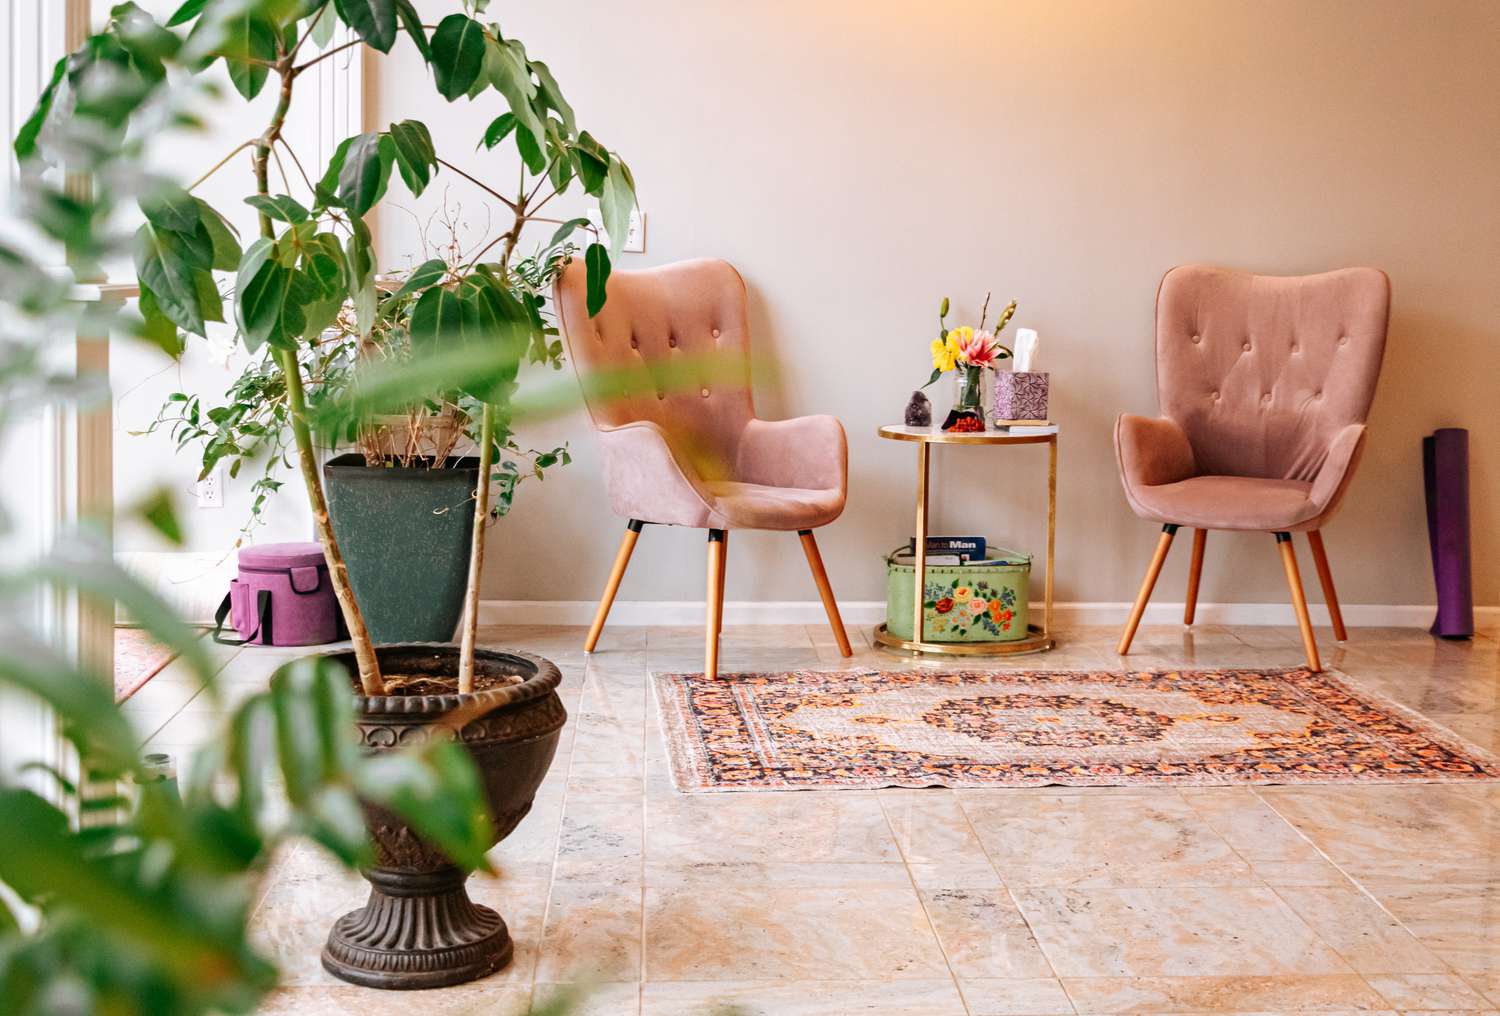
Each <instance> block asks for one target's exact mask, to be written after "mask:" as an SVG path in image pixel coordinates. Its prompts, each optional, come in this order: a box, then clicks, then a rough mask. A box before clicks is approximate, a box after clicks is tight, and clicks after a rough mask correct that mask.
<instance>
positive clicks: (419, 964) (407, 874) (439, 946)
mask: <svg viewBox="0 0 1500 1016" xmlns="http://www.w3.org/2000/svg"><path fill="white" fill-rule="evenodd" d="M364 876H365V878H366V880H368V881H369V883H370V900H369V902H368V903H366V904H365V905H364V906H363V907H361V908H360V909H358V910H353V911H350V912H349V913H347V914H345V915H344V916H343V917H340V918H339V919H338V921H336V922H335V923H334V925H333V930H332V931H330V932H329V933H328V944H327V945H325V946H324V947H323V968H324V969H325V970H327V971H328V972H329V973H330V974H333V975H334V976H335V977H337V978H340V979H341V980H345V981H349V982H350V983H352V984H359V985H363V986H365V987H368V988H395V989H412V988H441V987H445V986H447V985H450V984H462V983H463V982H465V981H472V980H474V979H476V978H479V977H485V976H487V975H489V974H492V973H494V972H495V971H496V970H499V969H500V968H501V967H503V966H505V965H506V964H508V963H509V962H510V960H511V956H512V954H513V953H514V952H515V946H514V945H513V943H512V942H511V938H510V932H509V931H508V930H507V929H506V927H505V921H504V920H502V919H501V917H500V915H499V914H497V913H495V912H494V911H493V910H491V909H490V908H489V907H482V906H480V905H479V904H477V903H475V902H473V901H472V900H470V899H469V894H468V893H467V892H466V891H465V890H464V882H465V881H466V880H467V878H468V876H467V875H465V874H464V873H463V872H462V871H460V870H459V869H457V868H442V869H439V870H438V871H429V872H411V871H397V870H395V869H391V868H372V869H369V870H367V871H366V872H364Z"/></svg>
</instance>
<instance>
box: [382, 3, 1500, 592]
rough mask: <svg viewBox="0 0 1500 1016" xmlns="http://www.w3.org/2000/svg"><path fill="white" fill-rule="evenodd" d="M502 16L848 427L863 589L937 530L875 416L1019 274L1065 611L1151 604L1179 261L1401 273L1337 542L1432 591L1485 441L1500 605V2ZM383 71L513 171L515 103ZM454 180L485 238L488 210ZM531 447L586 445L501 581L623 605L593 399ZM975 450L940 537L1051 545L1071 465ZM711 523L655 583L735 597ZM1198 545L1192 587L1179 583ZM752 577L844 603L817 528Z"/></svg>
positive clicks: (673, 9) (406, 218)
mask: <svg viewBox="0 0 1500 1016" xmlns="http://www.w3.org/2000/svg"><path fill="white" fill-rule="evenodd" d="M421 6H423V7H424V9H425V11H426V12H428V13H431V14H434V15H437V14H441V13H442V12H444V11H445V10H447V9H449V7H448V5H447V4H445V3H440V2H429V3H426V4H423V5H421ZM497 14H498V15H499V16H500V17H502V18H503V20H504V25H505V27H506V29H507V31H508V32H509V33H510V34H513V35H517V36H519V37H521V38H523V39H524V40H525V41H526V43H527V45H528V47H529V49H530V51H531V52H532V53H533V54H534V55H537V56H541V57H543V58H544V59H546V60H548V61H549V62H550V64H551V65H552V67H553V69H554V71H555V72H556V74H557V77H558V78H559V79H560V81H561V82H562V83H563V86H564V88H565V90H566V92H567V94H568V96H569V98H570V99H571V101H572V102H573V104H574V106H575V107H576V108H577V109H578V111H579V114H580V119H581V121H582V122H583V123H584V124H585V125H586V126H588V127H590V129H591V130H593V131H594V132H595V133H596V134H598V135H599V136H600V137H601V138H603V139H604V140H605V141H606V142H607V143H609V144H611V145H612V146H615V147H617V148H619V149H620V150H621V151H622V152H623V153H624V154H625V156H626V157H627V159H628V160H629V161H630V163H631V165H632V167H633V168H634V170H635V175H636V178H637V181H638V183H639V188H640V196H641V202H642V206H643V208H644V209H645V211H646V213H647V215H648V219H649V231H648V246H647V252H646V253H645V254H643V255H627V256H626V257H625V259H624V261H625V263H626V264H625V266H626V267H630V266H634V265H649V264H659V263H663V262H669V261H674V260H677V259H681V258H690V257H702V256H720V257H724V258H727V259H729V260H730V261H732V262H733V263H734V264H735V265H736V266H738V268H739V269H740V270H741V272H743V274H744V276H745V278H746V280H747V282H748V283H749V287H750V293H751V324H752V328H753V331H754V333H755V336H756V342H757V355H758V357H759V366H760V367H761V368H762V373H763V375H764V378H763V380H764V383H763V385H762V390H761V391H760V393H759V395H758V402H759V406H760V409H761V411H762V413H763V415H767V416H772V417H776V416H787V415H796V414H801V413H810V412H831V413H835V414H837V415H838V416H840V417H841V418H842V419H843V421H844V424H845V426H846V428H847V429H848V432H849V436H850V470H851V479H850V497H849V509H848V511H847V512H846V514H845V515H844V517H843V518H842V519H841V520H840V521H839V522H837V523H836V524H834V525H833V526H831V527H829V528H828V529H827V530H826V531H824V532H823V533H820V535H819V538H820V540H821V542H822V543H823V546H824V552H825V556H826V558H827V560H828V564H829V571H830V573H831V575H832V578H833V580H834V584H835V588H836V589H837V590H838V591H839V593H840V595H841V597H844V598H849V599H876V598H881V597H882V596H883V576H882V569H881V567H880V565H879V562H878V555H879V554H880V553H881V552H883V551H885V550H887V549H888V548H890V547H891V546H893V545H895V544H897V543H898V542H901V541H903V540H904V539H905V538H906V537H907V536H908V535H909V534H910V528H911V521H910V519H911V509H912V488H913V472H914V454H913V451H912V448H911V447H910V446H908V445H898V444H895V443H890V442H884V441H880V440H877V439H876V438H875V436H874V435H875V430H876V427H877V426H878V425H879V424H881V423H883V422H889V421H893V420H896V419H897V418H898V417H899V414H900V412H901V407H902V405H903V404H904V402H905V400H906V398H907V396H908V394H909V393H910V391H911V390H912V388H913V387H914V386H915V385H916V384H917V383H920V381H922V380H924V379H925V376H926V374H927V370H928V364H927V353H926V346H927V341H928V340H929V338H930V337H931V332H932V331H933V327H934V321H933V308H934V307H935V305H936V303H937V300H938V299H939V297H941V296H943V295H945V294H946V295H949V296H951V297H952V298H953V299H954V306H955V309H956V311H957V315H958V316H959V317H960V318H963V317H969V316H974V315H977V311H978V304H979V302H980V300H981V299H982V298H983V296H984V293H985V291H986V290H987V289H993V290H994V293H995V298H996V299H997V300H998V301H1004V300H1005V299H1008V298H1010V297H1015V298H1017V299H1018V300H1019V301H1020V307H1021V310H1020V313H1019V315H1018V317H1017V319H1016V322H1015V324H1016V325H1019V326H1029V327H1032V328H1036V329H1037V330H1038V331H1039V332H1040V333H1041V335H1042V338H1043V344H1044V347H1043V348H1044V354H1043V358H1044V364H1045V367H1046V368H1047V369H1049V370H1051V371H1052V372H1053V392H1054V405H1055V409H1054V415H1055V418H1056V419H1057V420H1059V421H1060V422H1061V424H1062V426H1063V439H1062V448H1061V480H1060V484H1061V505H1060V509H1059V521H1058V525H1059V539H1060V547H1059V559H1058V568H1059V576H1058V587H1057V589H1058V597H1059V599H1060V600H1064V601H1118V600H1126V599H1129V598H1130V597H1131V596H1132V595H1133V593H1134V590H1135V587H1136V584H1137V582H1138V581H1139V578H1140V573H1141V571H1142V569H1143V567H1144V565H1145V562H1146V559H1147V557H1148V556H1149V553H1150V548H1151V546H1152V544H1153V543H1154V541H1155V539H1156V530H1155V527H1153V526H1151V525H1150V524H1148V523H1144V522H1141V521H1139V520H1137V519H1136V518H1134V517H1133V516H1132V514H1131V513H1130V511H1129V510H1128V508H1127V506H1126V504H1125V502H1124V499H1123V497H1122V496H1121V493H1120V489H1119V483H1118V479H1117V477H1116V469H1115V463H1114V457H1113V452H1112V449H1111V428H1112V424H1113V421H1114V418H1115V416H1116V415H1117V414H1118V413H1119V412H1121V411H1130V412H1137V413H1153V412H1154V411H1155V408H1156V395H1155V383H1154V373H1153V365H1152V311H1153V300H1154V296H1155V292H1156V286H1157V282H1158V280H1159V279H1160V277H1161V275H1162V273H1163V272H1165V271H1166V270H1167V269H1169V268H1171V267H1172V266H1173V265H1176V264H1181V263H1184V262H1195V261H1203V262H1214V263H1218V264H1224V265H1229V266H1233V267H1237V268H1243V269H1251V270H1255V271H1260V272H1266V273H1278V274H1295V273H1303V272H1315V271H1320V270H1324V269H1329V268H1334V267H1339V266H1344V265H1354V264H1370V265H1377V266H1380V267H1382V268H1384V269H1385V270H1386V271H1387V272H1389V273H1390V276H1391V279H1392V282H1393V286H1394V293H1395V298H1394V309H1393V313H1392V320H1391V330H1390V341H1389V349H1388V353H1387V358H1386V365H1385V371H1384V375H1383V377H1382V380H1381V384H1380V390H1379V393H1378V395H1377V398H1376V401H1375V407H1374V412H1373V416H1372V419H1371V435H1370V441H1369V448H1368V452H1367V454H1366V456H1365V459H1364V463H1363V466H1362V468H1361V470H1360V473H1359V475H1358V477H1357V478H1356V480H1355V482H1354V484H1353V487H1352V489H1351V490H1350V492H1349V497H1348V499H1347V502H1346V507H1345V509H1344V512H1343V514H1342V516H1341V517H1340V518H1338V519H1337V520H1336V521H1335V522H1334V523H1333V525H1332V526H1331V527H1330V528H1329V530H1328V531H1327V542H1328V545H1329V547H1330V553H1331V554H1332V557H1333V561H1334V567H1335V570H1336V574H1337V576H1338V579H1339V583H1340V588H1341V591H1342V594H1343V598H1344V599H1345V600H1346V602H1349V603H1397V604H1402V603H1405V604H1409V603H1421V602H1428V601H1430V599H1431V596H1432V591H1431V581H1430V577H1429V570H1428V558H1427V547H1426V534H1425V523H1424V519H1423V507H1422V487H1421V473H1420V468H1421V457H1420V443H1419V442H1420V439H1421V437H1422V436H1423V435H1424V434H1426V433H1428V432H1430V431H1431V430H1432V429H1433V428H1436V427H1441V426H1467V427H1469V428H1471V430H1472V440H1473V508H1474V530H1475V531H1474V551H1475V582H1476V587H1477V589H1476V592H1477V600H1478V602H1480V603H1481V604H1494V603H1497V602H1500V569H1497V568H1495V567H1494V565H1495V562H1496V559H1497V554H1500V545H1497V540H1500V533H1497V528H1500V527H1497V521H1500V511H1497V508H1496V506H1497V505H1500V426H1497V424H1496V415H1495V403H1494V400H1495V396H1496V394H1497V384H1500V306H1497V301H1496V295H1495V294H1496V289H1495V266H1496V264H1500V186H1497V185H1496V178H1497V171H1500V103H1496V102H1495V96H1496V95H1497V94H1500V5H1496V4H1494V3H1491V2H1488V0H1474V2H1458V0H1448V2H1439V0H1434V2H1431V3H1421V4H1414V3H1408V2H1370V0H1348V2H1343V0H1339V2H1334V0H1323V2H1318V3H1313V4H1308V3H1305V2H1302V0H1275V2H1268V0H1255V2H1228V0H1223V2H1215V3H1193V2H1186V0H1183V2H1168V0H1109V2H1102V0H1101V2H1066V3H1057V2H1052V0H1036V2H1030V0H1027V2H1007V3H991V2H980V0H967V2H965V0H935V2H933V3H928V4H922V5H912V4H905V3H895V2H890V0H761V2H757V3H736V4H730V3H681V2H668V0H636V2H633V3H629V4H619V3H610V2H605V0H589V2H579V3H571V4H565V5H558V4H526V5H505V7H504V8H503V9H499V10H498V11H497ZM372 73H373V74H374V75H375V76H374V78H373V80H372V81H371V82H370V92H371V96H370V98H371V108H370V111H369V113H370V115H369V119H368V121H367V122H369V123H371V124H380V125H384V124H385V123H387V122H389V121H392V120H398V119H401V118H405V117H419V118H422V119H424V120H426V121H427V122H428V123H429V124H430V125H431V126H432V128H433V132H434V135H435V137H436V140H437V142H438V146H439V148H440V149H442V150H444V151H445V152H447V153H452V154H451V155H450V156H449V157H450V158H453V159H455V161H457V162H459V163H460V164H462V165H463V166H465V168H468V169H470V170H471V171H473V172H475V173H477V174H481V175H483V176H484V177H485V178H486V179H489V180H491V181H494V182H496V183H497V184H502V185H504V186H506V187H507V188H508V187H509V186H510V183H509V182H510V181H511V180H513V179H514V176H513V174H514V168H513V167H514V163H513V162H512V161H511V160H510V159H509V158H500V157H494V156H488V155H483V154H473V149H474V145H475V142H476V141H477V140H478V137H479V135H480V132H481V131H482V130H483V128H484V125H485V124H486V123H487V122H488V121H489V119H490V118H491V117H493V116H494V115H495V114H496V113H498V112H500V110H501V107H500V106H499V105H498V103H499V100H498V98H497V97H494V96H493V95H486V97H485V98H484V99H483V100H481V101H480V102H477V103H473V104H471V103H469V102H467V101H463V100H461V101H460V102H458V103H457V104H454V105H447V104H444V103H442V102H441V101H438V100H436V99H434V98H433V97H432V92H431V90H430V89H429V88H426V87H416V86H415V81H416V79H417V78H418V77H419V76H420V75H421V74H422V73H423V71H422V68H421V66H420V63H419V61H418V60H417V59H416V58H415V56H414V54H413V52H412V50H411V49H410V47H408V46H404V45H403V46H399V47H398V49H397V52H396V54H395V55H394V56H393V58H391V59H389V60H385V61H382V62H380V63H379V65H378V70H376V71H373V72H372ZM445 183H446V184H447V186H448V187H449V188H450V189H449V191H448V196H449V199H450V200H451V201H461V202H462V205H463V211H462V216H461V218H462V219H463V220H464V221H466V222H469V223H471V224H475V225H482V223H483V219H484V211H483V201H482V195H480V194H478V193H477V192H476V191H474V190H473V189H472V188H469V187H467V185H465V184H464V183H463V181H461V180H458V179H456V178H453V177H451V175H450V177H449V178H448V179H447V180H446V181H445ZM393 189H394V188H393ZM443 190H444V188H442V187H438V188H435V190H434V201H436V200H439V199H440V198H441V196H442V194H443ZM396 201H397V203H398V204H406V205H409V206H410V207H408V208H395V207H392V208H390V209H389V210H388V211H387V212H386V213H385V214H383V215H382V217H381V220H380V227H381V237H382V243H383V247H384V258H385V259H386V261H387V262H388V263H389V262H392V261H394V260H398V259H399V258H400V257H401V256H402V255H404V254H406V253H408V252H410V251H412V250H413V249H414V247H415V243H416V236H417V232H418V229H417V226H416V225H414V223H415V222H420V221H422V220H424V219H425V218H426V216H427V215H429V214H430V213H431V211H432V209H433V207H434V201H423V202H417V203H412V202H403V201H402V199H401V198H399V197H398V198H397V199H396ZM581 207H582V205H581V204H575V205H574V206H572V207H567V206H565V207H564V208H562V209H560V212H571V211H573V210H574V209H575V208H581ZM536 239H537V240H540V239H542V237H541V236H540V235H538V236H537V237H536ZM772 363H774V364H776V365H777V366H778V367H779V375H777V376H776V377H775V379H774V380H775V383H773V376H772V374H771V372H770V370H769V365H770V364H772ZM946 398H947V394H946V391H944V392H943V393H942V394H940V395H939V396H938V399H937V401H938V403H939V404H940V405H941V404H943V403H944V402H945V401H946ZM527 436H528V437H529V438H531V439H532V441H533V443H535V444H537V445H544V444H551V443H552V442H553V440H554V439H556V438H557V437H558V436H566V437H569V438H571V439H572V441H573V447H574V451H575V455H576V461H575V464H574V465H573V466H572V467H570V468H569V469H566V470H563V471H560V472H558V474H557V475H556V477H555V478H553V479H549V480H548V481H547V482H546V484H545V485H537V486H534V487H533V488H532V489H529V490H524V491H523V492H522V494H521V496H520V497H519V500H518V508H517V510H516V511H515V513H514V514H513V515H512V516H511V517H510V518H509V519H508V520H506V521H505V522H504V523H502V524H501V525H500V526H499V527H498V529H497V530H496V532H495V535H494V537H492V541H491V548H492V549H491V554H492V559H491V567H490V570H489V572H488V581H487V593H488V595H490V596H493V597H500V598H509V599H585V598H589V597H592V596H594V595H596V592H597V588H598V586H599V584H600V582H601V581H602V578H603V576H604V574H605V573H606V571H607V568H608V563H609V560H610V557H611V555H612V554H613V551H614V547H615V545H616V542H617V535H618V533H619V531H620V529H621V523H620V521H619V520H616V519H614V518H612V517H611V516H610V515H609V514H608V512H607V510H606V509H605V507H604V506H603V501H602V484H601V481H600V475H599V462H598V455H597V446H596V444H595V442H594V440H593V438H592V436H591V435H590V433H589V432H588V429H587V426H586V423H585V422H584V421H583V420H582V419H581V418H576V417H575V418H573V419H570V420H567V421H564V422H559V423H554V424H550V425H548V426H546V427H537V428H533V429H532V430H530V431H529V432H528V434H527ZM940 458H941V466H940V470H941V475H940V478H939V483H938V486H937V489H936V492H935V496H934V499H933V500H934V506H935V516H936V520H937V526H938V528H939V529H940V530H950V531H955V530H956V531H964V532H969V531H978V532H983V533H986V534H987V535H988V536H989V537H990V538H991V539H992V540H994V541H996V542H998V543H1001V544H1005V545H1009V546H1013V547H1018V548H1021V549H1027V550H1033V551H1039V550H1040V549H1041V546H1042V533H1043V529H1042V527H1043V524H1044V518H1045V517H1044V504H1043V500H1042V493H1043V491H1042V487H1041V484H1042V483H1043V482H1044V479H1045V453H1044V452H1043V451H1042V450H1040V449H1016V450H1009V451H995V450H990V449H955V450H947V451H944V452H943V453H942V455H941V456H940ZM701 544H702V534H701V533H692V532H679V531H670V532H658V531H648V533H647V535H646V536H645V538H644V539H643V540H642V544H641V548H640V550H639V551H638V557H637V563H636V566H635V569H634V571H633V572H632V573H631V574H630V575H629V576H628V577H627V579H626V583H625V586H624V588H623V589H622V592H621V596H622V598H625V599H691V598H698V597H701V595H702V594H701V589H702V583H703V550H702V546H701ZM1304 547H1305V545H1304ZM539 554H545V555H547V556H548V558H549V559H551V560H549V562H548V565H547V566H546V567H539V566H538V565H539V562H538V559H537V558H538V555H539ZM559 556H561V557H562V558H563V560H556V558H557V557H559ZM1185 558H1186V554H1185V552H1182V551H1179V555H1178V560H1176V561H1175V562H1174V563H1171V564H1169V566H1168V572H1167V575H1166V577H1165V578H1164V579H1163V585H1162V587H1161V589H1160V596H1161V597H1162V598H1180V595H1181V591H1182V586H1183V581H1184V580H1183V573H1184V571H1185ZM1305 562H1306V553H1305V549H1304V563H1305ZM1309 574H1310V570H1309ZM728 595H729V597H730V598H731V599H740V600H744V599H764V600H787V599H791V600H807V599H811V598H812V595H813V593H812V588H811V583H810V582H809V580H808V577H807V574H806V568H805V564H804V562H803V560H802V557H801V554H800V553H799V552H798V550H797V548H796V546H795V545H794V543H793V542H792V539H791V538H790V537H789V536H776V535H772V534H746V535H745V536H743V537H742V538H740V539H738V540H736V542H735V544H734V548H733V551H732V554H731V563H730V568H729V591H728ZM1203 597H1204V598H1205V599H1206V600H1215V601H1248V602H1256V601H1281V600H1283V599H1284V598H1285V589H1284V585H1283V579H1282V576H1281V574H1280V570H1279V567H1278V565H1277V562H1276V558H1275V555H1274V553H1273V551H1272V544H1271V540H1270V537H1268V536H1254V535H1244V536H1230V535H1224V536H1220V535H1215V537H1214V538H1213V539H1212V540H1211V541H1210V544H1209V552H1208V567H1207V569H1206V574H1205V578H1204V589H1203Z"/></svg>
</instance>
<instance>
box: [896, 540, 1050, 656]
mask: <svg viewBox="0 0 1500 1016" xmlns="http://www.w3.org/2000/svg"><path fill="white" fill-rule="evenodd" d="M901 549H902V550H903V551H904V550H905V549H906V548H904V547H903V548H901ZM885 564H886V579H885V624H886V630H887V631H889V632H890V633H891V634H892V635H894V636H896V637H897V638H900V639H910V638H911V637H912V632H911V625H912V595H913V594H914V593H915V591H916V590H915V574H914V571H915V567H916V566H915V565H914V564H913V563H912V560H911V558H910V557H907V556H905V555H903V556H902V557H900V558H897V557H896V555H895V554H894V553H893V554H890V555H887V556H886V559H885ZM1030 584H1031V556H1030V555H1029V554H1021V553H1017V552H1016V551H1013V550H1005V549H1003V548H1001V547H991V548H990V551H989V554H988V556H987V557H986V558H985V560H983V561H973V562H970V563H968V564H943V565H928V566H927V568H926V579H925V583H924V587H923V594H922V606H923V608H924V613H925V618H926V620H925V622H924V628H925V630H924V632H923V637H924V638H925V639H926V640H927V641H929V642H1009V641H1012V640H1014V639H1023V638H1025V637H1026V601H1027V595H1028V592H1029V589H1030Z"/></svg>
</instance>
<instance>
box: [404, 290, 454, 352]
mask: <svg viewBox="0 0 1500 1016" xmlns="http://www.w3.org/2000/svg"><path fill="white" fill-rule="evenodd" d="M463 315H464V302H463V300H462V299H461V298H460V297H459V295H458V293H457V292H456V291H455V290H453V289H450V288H448V287H446V286H434V287H432V288H431V289H429V290H427V292H425V293H423V294H422V295H421V296H420V297H418V298H417V302H416V305H415V306H414V307H412V309H411V325H410V331H411V342H412V348H413V349H418V348H422V349H428V350H430V349H433V348H435V347H438V346H441V345H443V344H445V343H447V342H452V341H457V340H460V339H461V338H462V336H463V325H464V322H463Z"/></svg>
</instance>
